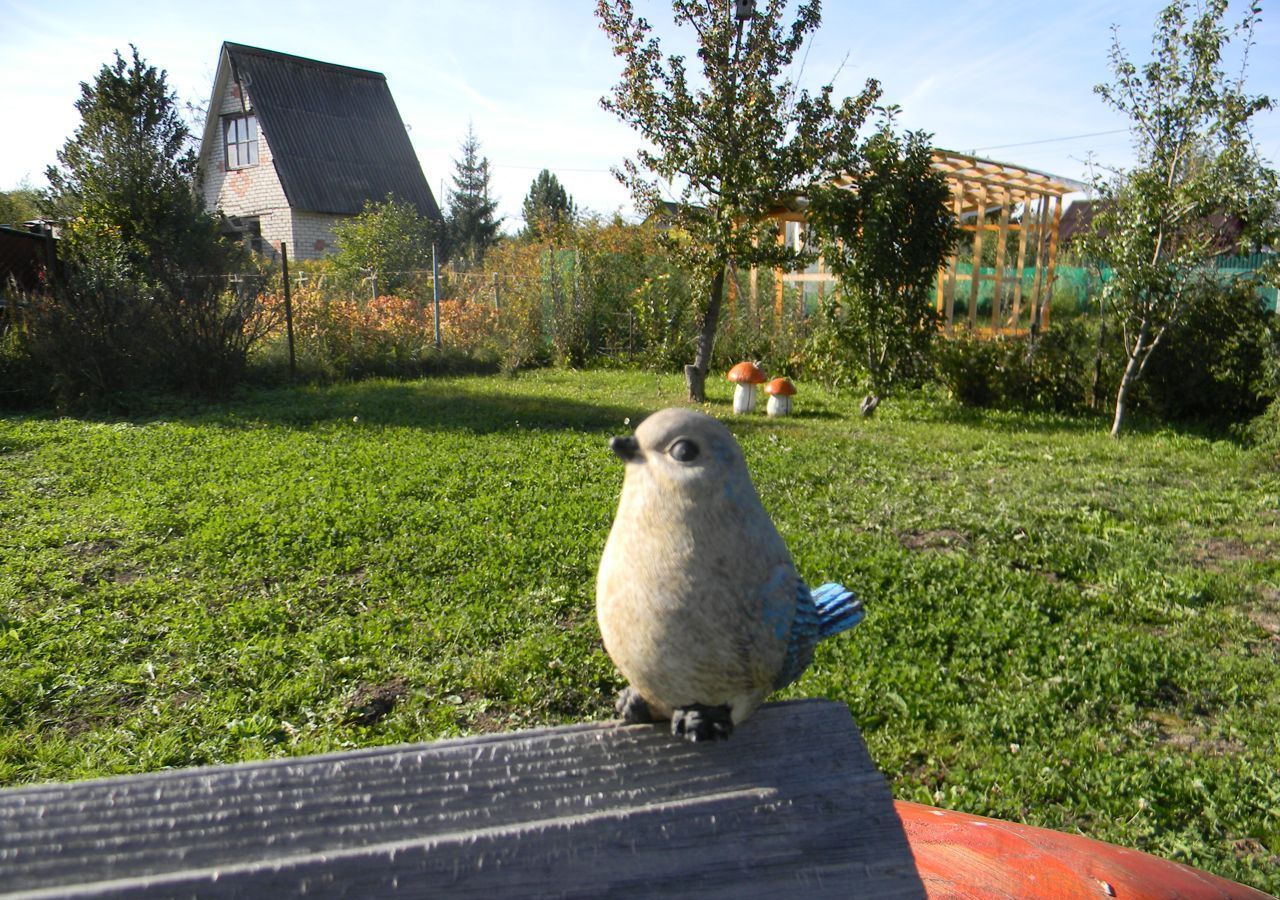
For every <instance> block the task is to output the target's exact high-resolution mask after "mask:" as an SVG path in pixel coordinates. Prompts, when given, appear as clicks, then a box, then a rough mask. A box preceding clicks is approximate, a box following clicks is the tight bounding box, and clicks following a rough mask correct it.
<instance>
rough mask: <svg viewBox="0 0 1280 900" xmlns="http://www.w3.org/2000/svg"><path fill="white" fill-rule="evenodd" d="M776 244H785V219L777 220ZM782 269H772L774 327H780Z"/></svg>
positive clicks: (783, 245)
mask: <svg viewBox="0 0 1280 900" xmlns="http://www.w3.org/2000/svg"><path fill="white" fill-rule="evenodd" d="M778 226H779V227H778V246H780V247H785V246H786V245H787V223H786V220H785V219H780V220H779V221H778ZM782 289H783V284H782V269H781V268H777V269H774V270H773V326H774V328H775V329H777V328H781V327H782V300H783V297H782V293H783V291H782Z"/></svg>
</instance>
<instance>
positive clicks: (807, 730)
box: [0, 700, 923, 897]
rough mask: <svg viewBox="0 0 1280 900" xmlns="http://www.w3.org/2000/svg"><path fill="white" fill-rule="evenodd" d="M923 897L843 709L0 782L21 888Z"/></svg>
mask: <svg viewBox="0 0 1280 900" xmlns="http://www.w3.org/2000/svg"><path fill="white" fill-rule="evenodd" d="M855 888H856V890H854V892H855V893H856V894H857V895H859V896H867V897H900V896H911V897H920V896H923V887H922V886H921V883H920V881H919V878H918V876H917V875H916V873H915V868H914V865H913V863H912V858H911V853H910V849H909V848H908V845H907V841H906V837H905V835H904V833H903V831H902V827H901V825H900V823H899V822H898V819H897V815H896V814H895V812H894V809H893V800H892V796H891V795H890V792H889V789H888V785H887V784H886V783H885V781H884V779H883V777H882V776H881V775H880V774H879V772H878V771H877V770H876V768H875V765H874V764H873V763H872V761H871V759H870V756H869V755H868V753H867V751H866V747H865V745H864V744H863V743H862V740H861V737H860V735H859V734H858V732H857V728H856V727H855V726H854V723H853V719H852V717H851V716H850V715H849V711H848V709H847V708H845V707H844V706H843V705H842V704H837V703H830V702H826V701H816V700H812V701H795V702H790V703H779V704H771V705H767V706H765V707H762V708H761V709H760V710H759V711H758V712H757V713H756V715H755V716H753V717H752V719H750V720H749V721H748V722H746V723H744V724H743V725H742V726H741V727H740V728H739V729H738V730H737V731H736V732H735V733H734V736H733V738H732V739H731V740H729V741H727V742H723V743H714V744H698V745H695V744H690V743H687V742H684V741H680V740H677V739H674V738H672V737H671V736H670V735H668V734H666V733H665V732H664V731H663V730H661V729H658V728H655V727H650V726H622V725H619V724H617V723H604V724H592V725H573V726H567V727H563V728H550V729H539V730H534V731H525V732H516V733H512V734H506V735H488V736H483V737H478V738H468V739H462V740H451V741H439V742H435V743H431V744H423V745H412V746H400V747H388V748H377V749H371V750H363V751H357V752H352V753H338V754H329V755H324V756H315V757H306V758H298V759H287V760H273V761H268V762H261V763H249V764H241V765H234V766H218V767H209V768H203V769H189V770H181V771H172V772H160V773H155V774H149V775H139V776H129V777H124V778H110V779H102V780H96V781H86V782H79V783H74V784H58V785H43V786H38V787H30V788H21V789H17V790H9V791H0V891H6V892H9V894H7V895H16V896H28V897H38V896H59V897H64V896H93V897H108V896H136V897H161V896H163V897H171V896H202V897H204V896H208V897H222V896H226V897H238V896H262V895H264V894H266V893H280V894H287V895H296V894H301V893H307V894H308V895H314V896H371V895H386V894H396V893H398V894H402V895H409V896H414V895H422V894H424V893H436V892H447V893H448V894H449V895H450V896H462V897H468V896H486V895H487V896H490V897H492V896H497V895H506V896H528V897H577V896H599V895H600V894H603V893H610V892H625V893H627V894H629V895H637V896H643V895H647V894H655V895H656V894H664V895H670V894H673V893H675V894H685V893H694V892H696V893H698V894H702V895H709V896H726V897H727V896H736V897H741V896H752V895H756V896H765V895H771V896H776V895H777V894H778V893H780V892H782V891H788V890H798V891H803V892H804V893H805V895H806V896H848V895H849V893H850V891H851V889H855Z"/></svg>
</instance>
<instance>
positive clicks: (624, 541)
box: [596, 408, 863, 741]
mask: <svg viewBox="0 0 1280 900" xmlns="http://www.w3.org/2000/svg"><path fill="white" fill-rule="evenodd" d="M609 448H610V449H611V450H612V451H613V452H614V453H615V454H616V455H617V456H618V457H620V458H621V459H622V461H623V462H624V463H626V470H625V475H624V477H623V483H622V496H621V498H620V500H619V502H618V512H617V515H616V517H615V518H614V521H613V528H612V529H611V530H610V532H609V539H608V541H607V542H606V543H605V548H604V555H603V556H602V558H601V560H600V570H599V573H598V574H597V577H596V616H597V618H598V620H599V623H600V633H601V636H602V637H603V638H604V646H605V649H606V650H607V651H608V653H609V657H610V658H611V659H612V660H613V662H614V664H615V665H616V666H617V667H618V670H619V671H620V672H621V673H622V675H623V676H624V677H625V678H626V680H627V683H628V686H627V687H626V688H625V689H624V690H623V691H622V693H621V694H620V695H619V697H618V703H617V710H618V713H619V715H620V716H621V717H622V718H623V719H624V720H625V721H627V722H632V723H634V722H661V721H664V720H667V719H669V720H670V721H671V731H672V733H673V734H676V735H679V736H681V737H684V738H687V739H688V740H692V741H705V740H720V739H724V738H727V737H729V735H730V734H731V733H732V732H733V728H734V726H735V725H737V724H739V723H741V722H742V721H743V720H744V719H746V718H747V717H748V716H749V715H751V713H752V712H753V711H754V710H755V709H756V707H758V706H759V705H760V703H761V702H762V701H763V700H764V698H765V697H766V696H768V695H769V694H771V693H772V692H774V691H776V690H779V689H780V688H783V687H786V686H787V685H788V684H790V683H791V682H793V681H795V680H796V679H797V678H799V677H800V675H801V673H803V672H804V670H805V669H806V668H808V666H809V663H810V662H811V661H812V660H813V649H814V646H815V645H816V644H817V643H818V641H819V640H821V639H823V638H826V637H830V636H832V635H835V634H839V633H840V632H842V631H845V630H847V629H849V628H852V627H853V626H855V625H857V624H858V623H859V622H860V621H862V618H863V608H862V602H861V601H860V600H858V599H857V598H856V597H855V596H854V595H853V593H852V592H850V591H848V590H846V589H845V588H844V587H842V586H841V585H838V584H824V585H822V586H821V587H819V588H818V589H816V590H813V591H810V589H809V587H808V586H807V585H806V584H805V583H804V581H803V580H802V579H801V578H800V576H799V575H798V574H797V573H796V568H795V564H794V563H793V562H792V560H791V554H790V553H789V552H788V551H787V546H786V544H785V543H784V542H783V540H782V536H781V535H780V534H778V530H777V529H776V528H775V527H774V525H773V522H772V521H771V520H770V518H769V514H768V513H767V512H765V509H764V506H763V505H762V504H761V502H760V498H759V496H758V495H757V494H756V490H755V487H754V486H753V485H752V483H751V476H750V475H749V474H748V473H747V465H746V461H745V460H744V459H743V456H742V451H741V449H740V448H739V447H738V442H737V441H736V440H734V437H733V435H732V434H730V432H729V429H728V428H726V427H725V426H724V425H723V424H722V423H721V422H719V421H718V420H716V419H714V418H712V417H711V416H708V415H704V414H703V413H700V412H696V411H694V410H689V409H681V408H673V409H664V410H662V411H660V412H656V413H654V414H653V415H651V416H649V417H648V418H647V419H645V420H644V421H643V422H641V423H640V425H639V427H637V428H636V431H635V436H634V437H631V436H627V437H615V438H612V439H611V440H610V441H609Z"/></svg>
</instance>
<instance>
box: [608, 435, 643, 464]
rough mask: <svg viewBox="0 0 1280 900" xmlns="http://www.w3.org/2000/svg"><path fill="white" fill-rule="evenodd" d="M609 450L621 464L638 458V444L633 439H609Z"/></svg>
mask: <svg viewBox="0 0 1280 900" xmlns="http://www.w3.org/2000/svg"><path fill="white" fill-rule="evenodd" d="M609 449H610V450H612V451H613V452H614V454H615V455H616V456H617V457H618V459H620V460H622V461H623V462H631V461H632V460H634V459H636V458H637V457H639V456H640V442H639V441H637V440H636V439H635V438H633V437H611V438H609Z"/></svg>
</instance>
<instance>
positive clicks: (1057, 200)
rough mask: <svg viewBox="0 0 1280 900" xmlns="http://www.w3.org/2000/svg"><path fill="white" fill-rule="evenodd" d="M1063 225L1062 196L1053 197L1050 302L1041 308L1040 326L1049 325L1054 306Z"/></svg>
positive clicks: (1050, 233) (1048, 275)
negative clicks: (1060, 236)
mask: <svg viewBox="0 0 1280 900" xmlns="http://www.w3.org/2000/svg"><path fill="white" fill-rule="evenodd" d="M1061 225H1062V197H1060V196H1057V197H1054V198H1053V223H1052V224H1051V225H1050V227H1049V271H1048V272H1047V273H1046V275H1045V282H1046V283H1047V286H1048V290H1049V302H1048V303H1046V304H1044V305H1043V306H1042V307H1041V309H1040V327H1041V328H1042V329H1043V328H1048V327H1049V310H1050V309H1051V308H1052V307H1053V279H1054V276H1055V275H1056V274H1057V271H1056V270H1057V266H1058V229H1059V227H1061Z"/></svg>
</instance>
